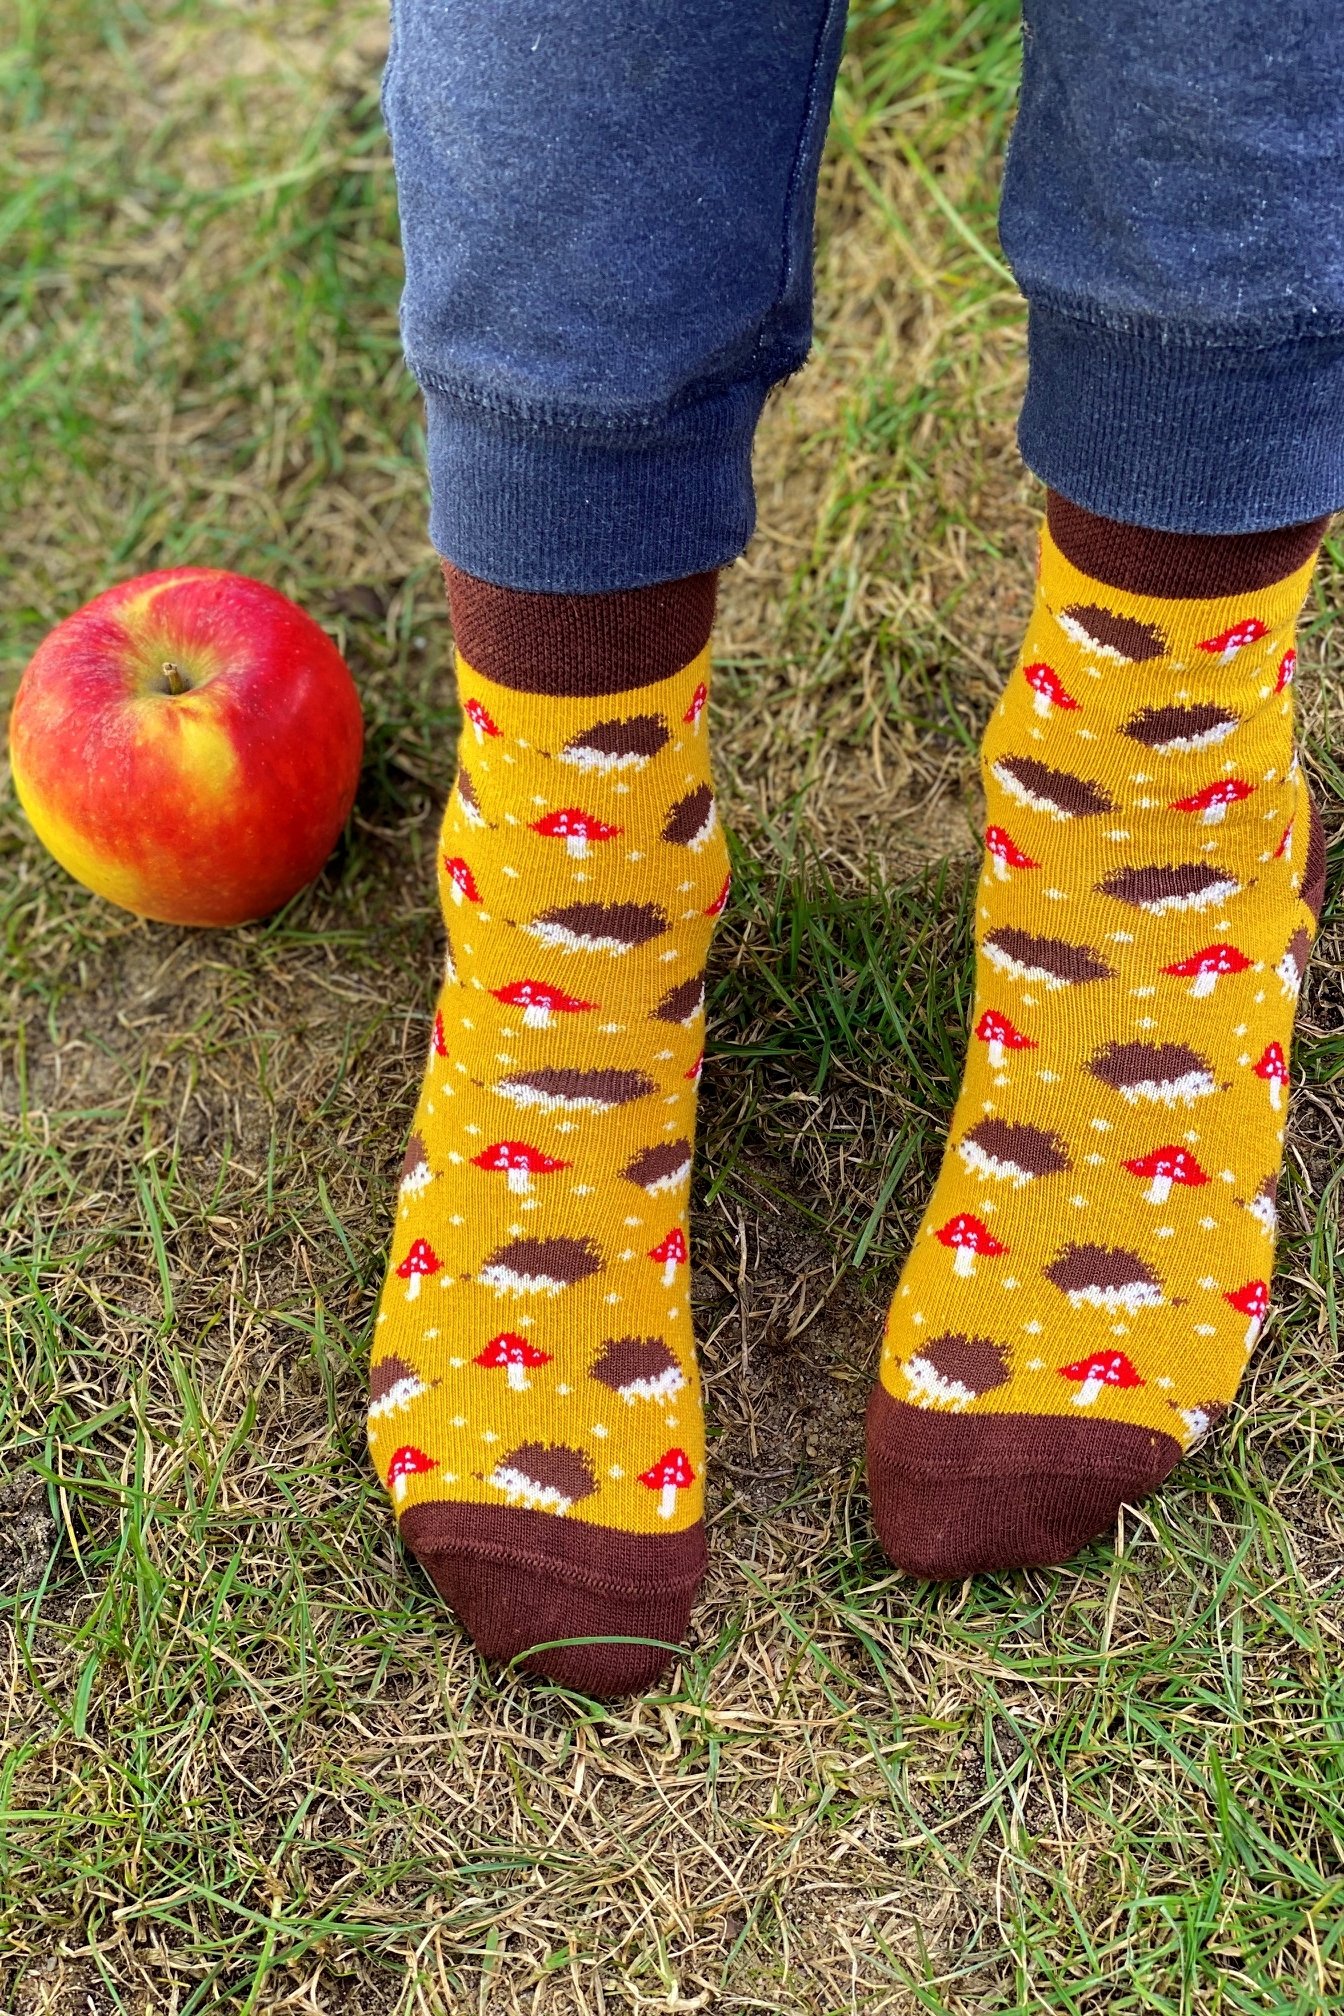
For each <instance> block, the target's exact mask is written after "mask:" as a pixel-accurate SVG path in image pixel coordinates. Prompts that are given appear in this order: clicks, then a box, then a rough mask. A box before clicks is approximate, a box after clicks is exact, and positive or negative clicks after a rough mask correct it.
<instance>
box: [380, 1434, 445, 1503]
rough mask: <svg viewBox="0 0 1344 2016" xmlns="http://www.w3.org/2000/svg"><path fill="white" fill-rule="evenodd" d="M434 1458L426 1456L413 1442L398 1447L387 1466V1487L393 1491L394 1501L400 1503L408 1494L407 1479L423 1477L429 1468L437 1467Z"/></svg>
mask: <svg viewBox="0 0 1344 2016" xmlns="http://www.w3.org/2000/svg"><path fill="white" fill-rule="evenodd" d="M436 1468H437V1465H436V1464H435V1461H434V1458H433V1457H432V1456H426V1454H425V1452H424V1450H423V1449H417V1448H416V1447H415V1444H414V1443H413V1442H408V1443H407V1444H406V1445H405V1447H404V1448H402V1449H398V1450H397V1451H396V1452H395V1453H394V1455H393V1457H392V1461H391V1462H390V1463H389V1464H388V1466H387V1488H388V1490H389V1491H390V1492H391V1493H392V1498H393V1502H394V1503H395V1504H397V1505H400V1504H401V1502H402V1500H403V1499H404V1498H405V1496H406V1483H407V1479H408V1478H411V1477H423V1476H424V1475H425V1473H426V1472H427V1471H429V1470H433V1469H436Z"/></svg>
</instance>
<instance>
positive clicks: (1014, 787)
mask: <svg viewBox="0 0 1344 2016" xmlns="http://www.w3.org/2000/svg"><path fill="white" fill-rule="evenodd" d="M992 767H993V772H994V775H995V777H997V778H998V780H999V783H1000V784H1001V785H1002V786H1003V788H1004V790H1005V791H1006V792H1007V793H1008V796H1009V797H1010V798H1015V799H1016V800H1017V802H1018V804H1019V805H1029V806H1031V808H1032V810H1033V811H1035V812H1047V813H1048V814H1049V815H1050V817H1051V818H1052V819H1094V818H1095V817H1096V816H1097V814H1098V813H1100V812H1113V811H1114V810H1115V800H1114V799H1113V798H1112V797H1111V795H1110V793H1109V792H1108V791H1103V789H1102V788H1101V786H1100V784H1092V783H1089V782H1088V780H1087V778H1086V777H1074V776H1073V775H1071V774H1070V772H1069V771H1067V770H1052V769H1051V767H1050V765H1049V764H1048V763H1038V762H1037V761H1036V759H1035V757H1034V756H1000V758H999V760H998V762H997V763H995V764H994V765H993V766H992Z"/></svg>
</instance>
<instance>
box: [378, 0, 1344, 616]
mask: <svg viewBox="0 0 1344 2016" xmlns="http://www.w3.org/2000/svg"><path fill="white" fill-rule="evenodd" d="M843 14H844V7H843V0H732V4H730V5H725V4H723V0H682V4H680V5H679V6H678V7H676V8H669V7H667V6H665V5H662V4H657V0H586V4H585V5H583V6H580V5H578V4H577V0H475V4H474V5H468V4H467V0H394V7H393V35H392V46H391V51H390V54H389V59H388V66H387V71H386V74H385V77H384V88H383V103H384V111H385V116H386V118H387V123H388V127H389V130H390V132H391V135H392V142H393V151H394V158H395V162H396V172H397V185H398V193H399V198H400V204H401V222H402V236H403V243H404V247H405V254H406V289H405V294H404V297H403V306H402V327H403V335H404V340H405V347H406V355H407V359H408V362H409V364H410V366H411V369H412V370H413V371H414V373H415V375H416V377H417V378H418V380H419V382H420V384H421V386H422V387H423V389H424V393H425V399H426V407H427V413H428V428H429V460H430V480H431V492H432V510H431V521H430V532H431V536H432V538H433V540H434V543H435V545H436V546H437V547H438V550H439V551H440V552H441V553H442V554H444V555H445V557H446V558H448V559H449V560H451V561H453V563H454V564H455V565H456V566H458V567H460V568H462V569H464V570H465V571H466V572H468V573H471V574H476V575H478V576H480V577H482V578H484V579H486V580H490V581H494V582H498V583H500V584H502V585H504V586H507V587H514V588H531V589H564V590H569V591H575V592H583V591H589V590H600V589H609V588H610V589H614V588H631V587H638V586H642V585H644V584H645V583H647V582H651V581H657V580H668V579H673V578H676V577H677V576H679V575H683V574H690V573H696V572H700V571H702V570H704V569H707V568H710V567H715V566H719V565H721V564H723V563H724V562H726V561H728V560H730V559H732V558H733V557H735V555H736V554H738V553H740V552H741V550H742V548H743V546H744V545H745V543H746V540H747V538H748V537H749V535H750V532H751V528H752V524H753V519H754V504H753V498H752V489H751V475H750V451H751V439H752V433H753V430H754V428H755V424H756V421H757V418H758V416H759V413H760V408H761V404H762V402H763V400H764V397H765V394H766V392H767V390H768V389H769V387H770V385H771V384H773V383H775V382H777V381H778V380H779V379H780V378H782V377H784V376H786V375H787V374H788V373H789V372H791V371H794V370H796V369H797V368H798V367H799V365H800V364H801V363H802V361H803V359H804V357H805V356H806V353H807V349H808V345H809V343H810V340H811V274H810V244H811V232H812V214H813V204H814V196H815V187H816V174H817V165H818V160H819V156H820V151H821V145H822V140H823V137H824V130H825V122H826V116H827V110H828V105H829V98H830V92H831V88H832V85H833V81H834V75H835V69H836V65H837V62H838V58H839V47H840V40H841V34H842V29H843ZM1341 171H1344V4H1341V0H1274V4H1271V0H1028V5H1027V18H1026V61H1025V72H1024V81H1023V95H1022V108H1021V114H1020V117H1019V120H1018V124H1017V128H1016V132H1015V135H1014V139H1013V144H1012V148H1011V150H1010V157H1009V165H1008V170H1007V174H1006V178H1005V187H1004V198H1003V212H1002V236H1003V243H1004V247H1005V250H1006V252H1007V255H1008V257H1009V260H1010V262H1011V264H1012V266H1013V270H1014V273H1015V274H1016V276H1017V278H1018V281H1019V284H1020V285H1021V286H1022V289H1023V292H1024V293H1025V294H1026V296H1027V300H1028V304H1029V309H1030V314H1029V332H1030V342H1029V357H1030V372H1029V383H1028V391H1027V398H1026V403H1025V406H1024V410H1023V415H1022V422H1021V430H1020V440H1021V445H1022V451H1023V454H1024V456H1025V458H1026V460H1027V462H1028V464H1029V465H1030V466H1031V467H1032V468H1033V469H1034V470H1035V471H1036V473H1037V474H1038V475H1040V476H1042V477H1043V478H1044V479H1045V480H1046V481H1047V482H1049V483H1050V484H1052V485H1053V486H1054V487H1055V488H1056V489H1058V490H1059V491H1061V492H1062V493H1063V494H1064V495H1065V496H1067V497H1070V498H1072V499H1073V500H1074V501H1075V502H1077V503H1080V504H1083V505H1085V506H1087V507H1088V508H1089V509H1091V510H1093V511H1097V512H1101V513H1103V514H1105V515H1107V516H1110V517H1115V518H1120V519H1124V520H1127V521H1129V522H1132V523H1136V524H1143V525H1149V526H1152V527H1154V528H1155V529H1163V530H1184V531H1205V532H1229V531H1252V530H1260V529H1264V528H1266V527H1268V526H1273V525H1278V524H1287V523H1292V522H1295V521H1297V520H1301V519H1305V518H1309V517H1313V516H1316V515H1318V514H1320V513H1322V512H1325V511H1328V510H1330V509H1332V508H1335V507H1337V506H1339V505H1341V504H1344V212H1342V211H1341V193H1340V192H1341V189H1342V188H1344V177H1342V172H1341Z"/></svg>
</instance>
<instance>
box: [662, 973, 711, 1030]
mask: <svg viewBox="0 0 1344 2016" xmlns="http://www.w3.org/2000/svg"><path fill="white" fill-rule="evenodd" d="M704 1005H705V976H704V974H703V973H697V974H696V976H695V978H694V979H693V980H681V981H679V982H678V983H677V985H676V986H675V987H669V988H668V990H667V992H666V994H664V996H663V998H662V1000H661V1001H660V1002H659V1003H658V1006H657V1007H656V1008H655V1009H654V1011H653V1018H652V1019H653V1020H654V1021H655V1022H679V1023H680V1024H681V1026H682V1028H683V1029H689V1028H690V1026H691V1024H692V1022H694V1020H695V1018H696V1016H697V1015H698V1014H699V1013H700V1011H701V1009H702V1008H703V1007H704Z"/></svg>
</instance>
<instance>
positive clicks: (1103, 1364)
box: [1059, 1351, 1143, 1407]
mask: <svg viewBox="0 0 1344 2016" xmlns="http://www.w3.org/2000/svg"><path fill="white" fill-rule="evenodd" d="M1059 1376H1060V1378H1061V1379H1072V1381H1073V1382H1074V1384H1075V1386H1077V1388H1078V1391H1077V1392H1076V1393H1075V1394H1074V1396H1073V1404H1074V1406H1075V1407H1090V1406H1091V1405H1092V1402H1093V1401H1094V1400H1095V1399H1096V1397H1097V1395H1098V1394H1099V1393H1100V1392H1101V1390H1102V1388H1103V1387H1105V1386H1142V1384H1143V1381H1142V1379H1140V1377H1139V1375H1138V1373H1137V1372H1136V1371H1135V1370H1134V1367H1133V1366H1132V1365H1131V1364H1130V1362H1129V1360H1128V1358H1126V1356H1125V1354H1124V1352H1123V1351H1098V1352H1097V1354H1096V1356H1095V1357H1092V1358H1075V1359H1074V1361H1073V1363H1072V1365H1061V1366H1060V1367H1059Z"/></svg>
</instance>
